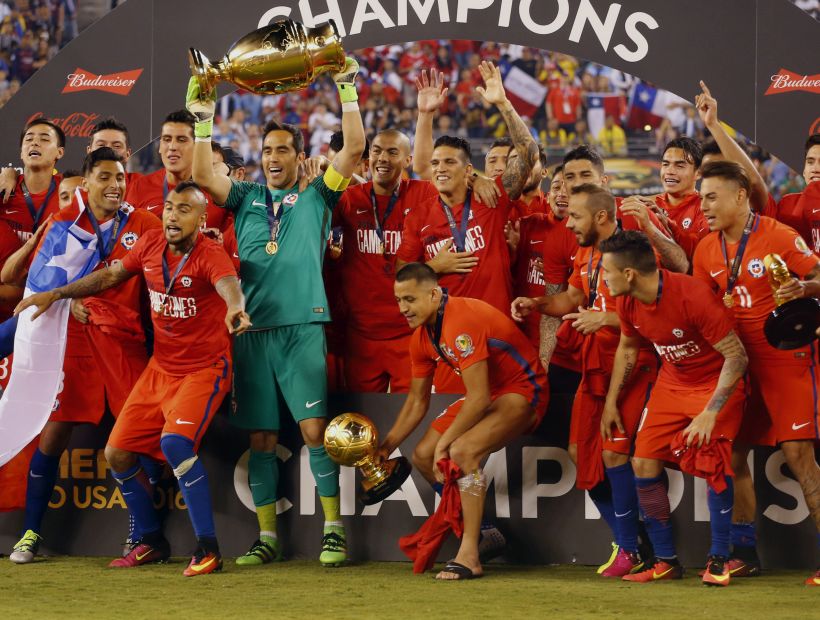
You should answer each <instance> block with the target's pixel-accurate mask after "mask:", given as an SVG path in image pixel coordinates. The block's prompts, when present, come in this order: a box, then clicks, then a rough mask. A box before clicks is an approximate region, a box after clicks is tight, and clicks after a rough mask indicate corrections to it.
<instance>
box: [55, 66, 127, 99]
mask: <svg viewBox="0 0 820 620" xmlns="http://www.w3.org/2000/svg"><path fill="white" fill-rule="evenodd" d="M140 75H142V69H132V70H131V71H121V72H119V73H109V74H108V75H96V74H95V73H92V72H91V71H86V70H85V69H80V68H79V67H77V69H75V70H74V73H69V74H68V81H67V82H66V85H65V87H64V88H63V92H62V94H64V95H65V94H66V93H78V92H80V91H83V90H101V91H103V92H106V93H113V94H115V95H127V94H128V93H130V92H131V89H132V88H134V84H136V83H137V80H138V79H139V77H140Z"/></svg>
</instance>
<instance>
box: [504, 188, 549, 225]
mask: <svg viewBox="0 0 820 620" xmlns="http://www.w3.org/2000/svg"><path fill="white" fill-rule="evenodd" d="M535 213H543V214H544V215H547V214H549V213H552V209H551V208H550V202H549V200H548V199H547V197H546V196H544V192H542V191H541V190H538V194H537V195H536V196H535V197H534V198H533V199H532V200H531V201H530V204H527V203H526V202H524V199H523V198H519V199H518V200H514V201H512V207H511V208H510V220H511V221H513V222H515V221H518V220H520V219H521V218H522V217H527V216H528V215H534V214H535Z"/></svg>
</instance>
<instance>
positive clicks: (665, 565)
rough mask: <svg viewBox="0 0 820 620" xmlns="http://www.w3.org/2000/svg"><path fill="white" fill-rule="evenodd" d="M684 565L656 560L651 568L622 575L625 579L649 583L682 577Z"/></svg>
mask: <svg viewBox="0 0 820 620" xmlns="http://www.w3.org/2000/svg"><path fill="white" fill-rule="evenodd" d="M682 578H683V566H681V565H680V564H677V563H675V564H670V563H669V562H666V561H664V560H658V559H656V560H655V563H654V564H653V566H652V567H651V568H647V569H646V570H642V571H641V572H639V573H634V574H632V575H624V576H623V577H621V579H623V580H624V581H633V582H635V583H649V582H650V581H661V580H663V579H682Z"/></svg>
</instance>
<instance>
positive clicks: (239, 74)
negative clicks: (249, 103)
mask: <svg viewBox="0 0 820 620" xmlns="http://www.w3.org/2000/svg"><path fill="white" fill-rule="evenodd" d="M188 62H189V64H190V67H191V74H192V75H193V76H194V77H195V78H196V79H197V81H198V82H199V92H200V93H202V96H203V97H206V96H209V95H210V93H211V92H212V91H213V89H214V88H216V85H217V83H219V82H230V83H232V84H235V85H236V86H238V87H240V88H243V89H245V90H248V91H250V92H253V93H256V94H259V95H275V94H279V93H285V92H288V91H292V90H299V89H300V88H304V87H305V86H307V85H308V84H310V83H311V82H312V81H313V80H315V79H316V78H317V77H318V76H319V75H321V74H323V73H338V72H339V71H342V70H343V69H344V68H345V51H344V49H343V48H342V40H341V37H340V36H339V31H338V30H337V28H336V24H335V23H334V22H333V20H330V21H328V22H325V23H321V24H316V26H315V27H313V28H306V27H305V26H303V25H302V24H300V23H299V22H296V21H293V20H292V19H284V20H281V21H276V22H273V23H272V24H269V25H267V26H265V27H263V28H259V29H258V30H254V31H253V32H251V33H248V34H246V35H245V36H244V37H242V38H241V39H239V40H238V41H236V42H235V43H234V44H233V45H231V47H230V48H229V49H228V52H227V53H226V54H225V56H224V57H223V58H222V59H220V60H217V61H215V62H212V61H210V60H208V58H207V56H205V54H203V53H202V52H201V51H199V50H197V49H194V48H193V47H192V48H190V49H189V50H188Z"/></svg>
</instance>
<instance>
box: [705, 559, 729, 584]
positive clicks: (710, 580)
mask: <svg viewBox="0 0 820 620" xmlns="http://www.w3.org/2000/svg"><path fill="white" fill-rule="evenodd" d="M731 577H732V574H731V572H730V570H729V560H728V559H726V558H725V557H723V556H721V555H710V556H709V559H708V560H707V561H706V570H705V571H703V583H704V584H705V585H707V586H728V585H729V580H730V579H731Z"/></svg>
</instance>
